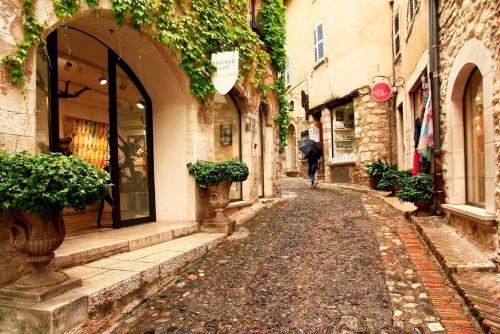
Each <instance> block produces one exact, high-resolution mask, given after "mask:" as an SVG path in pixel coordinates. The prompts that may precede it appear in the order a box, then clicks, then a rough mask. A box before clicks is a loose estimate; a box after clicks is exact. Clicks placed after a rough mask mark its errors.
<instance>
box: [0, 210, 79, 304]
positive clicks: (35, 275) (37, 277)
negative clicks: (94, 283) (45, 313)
mask: <svg viewBox="0 0 500 334" xmlns="http://www.w3.org/2000/svg"><path fill="white" fill-rule="evenodd" d="M11 214H12V218H13V222H12V225H11V228H10V232H11V233H10V234H11V244H12V245H13V246H14V248H16V249H17V250H19V251H20V252H22V253H24V254H25V255H26V256H27V262H28V263H30V264H31V265H32V266H33V270H32V271H31V272H30V273H29V274H27V275H25V276H23V277H21V278H20V279H19V280H17V282H15V283H14V284H12V285H10V286H7V287H5V288H3V289H1V290H0V296H2V297H10V298H15V299H27V300H29V301H35V302H39V301H42V300H45V299H47V298H50V297H52V296H55V295H58V294H60V293H62V292H64V291H66V290H68V289H71V288H73V287H76V286H81V279H70V278H69V277H68V275H67V274H65V273H63V272H60V271H54V270H53V268H52V266H51V264H50V262H51V261H52V260H53V259H54V256H55V254H54V251H55V250H56V249H57V248H58V247H59V246H60V245H61V244H62V242H63V241H64V238H65V236H66V229H65V226H64V220H63V218H62V216H61V212H60V211H59V212H54V213H26V212H22V211H19V210H16V209H11Z"/></svg>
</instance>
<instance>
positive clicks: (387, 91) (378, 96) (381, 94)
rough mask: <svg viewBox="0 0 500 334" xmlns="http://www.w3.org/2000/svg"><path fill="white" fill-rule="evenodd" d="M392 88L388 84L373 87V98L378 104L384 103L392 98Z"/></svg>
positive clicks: (383, 83)
mask: <svg viewBox="0 0 500 334" xmlns="http://www.w3.org/2000/svg"><path fill="white" fill-rule="evenodd" d="M391 96H392V86H391V85H389V84H388V83H386V82H378V83H376V84H375V85H373V87H372V98H373V99H374V100H375V101H378V102H384V101H387V100H389V99H390V98H391Z"/></svg>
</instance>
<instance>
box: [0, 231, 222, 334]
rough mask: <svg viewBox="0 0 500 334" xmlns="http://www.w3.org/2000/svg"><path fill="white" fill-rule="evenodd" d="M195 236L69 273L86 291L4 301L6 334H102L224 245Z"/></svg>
mask: <svg viewBox="0 0 500 334" xmlns="http://www.w3.org/2000/svg"><path fill="white" fill-rule="evenodd" d="M224 238H225V235H224V234H219V233H212V234H208V233H195V234H191V235H188V236H184V237H180V238H177V239H173V240H170V241H166V242H161V243H157V244H155V245H152V246H148V247H143V248H139V249H136V250H132V251H128V252H125V253H120V254H115V255H112V256H109V257H107V258H104V259H100V260H97V261H92V262H89V263H86V264H84V265H79V266H75V267H72V268H68V269H66V270H64V271H65V272H66V273H67V274H69V275H70V276H71V277H77V278H81V279H82V286H81V287H79V288H75V289H72V290H70V291H67V292H65V293H63V294H61V295H59V296H56V297H54V298H51V299H49V300H46V301H44V302H41V303H33V304H28V303H19V302H14V301H6V300H0V314H1V315H2V321H1V322H0V332H1V333H4V332H5V333H33V334H36V333H44V334H45V333H47V334H58V333H65V332H68V331H71V332H72V333H100V332H102V331H103V330H104V329H106V328H107V327H109V325H110V324H112V323H113V322H114V321H116V320H117V319H119V318H121V317H123V315H124V314H126V313H128V312H130V311H132V310H133V308H135V307H136V306H137V305H138V304H139V303H141V302H142V301H143V300H145V299H146V298H149V297H151V296H152V295H154V294H156V293H158V292H159V291H160V290H161V289H162V288H163V287H164V286H165V285H166V284H168V283H169V282H170V281H171V280H172V279H173V278H174V277H175V275H176V273H177V272H178V270H179V269H180V268H182V267H183V266H185V265H186V264H187V263H189V262H191V261H194V260H195V259H198V258H200V257H202V256H203V255H204V254H205V253H206V252H207V251H208V250H210V249H211V248H213V247H215V246H216V245H217V244H218V243H220V242H221V241H222V240H224Z"/></svg>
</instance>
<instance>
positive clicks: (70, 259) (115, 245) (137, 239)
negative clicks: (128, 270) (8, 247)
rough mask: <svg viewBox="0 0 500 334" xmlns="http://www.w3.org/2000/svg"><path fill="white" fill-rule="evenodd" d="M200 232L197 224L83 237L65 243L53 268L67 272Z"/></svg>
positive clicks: (137, 228) (153, 226) (159, 225)
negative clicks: (78, 266) (106, 258)
mask: <svg viewBox="0 0 500 334" xmlns="http://www.w3.org/2000/svg"><path fill="white" fill-rule="evenodd" d="M197 231H198V223H197V222H154V223H146V224H142V225H135V226H130V227H124V228H120V229H113V230H104V231H100V232H95V233H91V234H86V235H80V236H76V237H72V238H68V239H66V240H64V242H63V244H62V245H61V246H60V247H59V248H58V249H57V250H56V251H55V254H56V257H55V259H54V261H53V264H54V266H55V267H56V268H67V267H70V266H75V265H79V264H84V263H87V262H90V261H94V260H98V259H102V258H104V257H107V256H111V255H114V254H119V253H123V252H128V251H132V250H135V249H140V248H143V247H148V246H151V245H154V244H158V243H162V242H165V241H168V240H172V239H175V238H178V237H182V236H185V235H188V234H191V233H195V232H197Z"/></svg>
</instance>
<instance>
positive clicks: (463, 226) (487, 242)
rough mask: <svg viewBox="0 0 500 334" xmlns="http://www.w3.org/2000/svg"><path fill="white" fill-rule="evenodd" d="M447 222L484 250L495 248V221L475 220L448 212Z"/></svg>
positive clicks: (489, 250) (493, 249) (490, 250)
mask: <svg viewBox="0 0 500 334" xmlns="http://www.w3.org/2000/svg"><path fill="white" fill-rule="evenodd" d="M449 223H450V225H452V226H453V227H455V228H456V229H457V230H458V231H459V232H460V234H462V235H464V236H465V237H467V239H469V240H471V241H472V242H474V243H475V244H476V245H478V246H479V247H480V248H481V249H482V250H483V251H485V252H488V253H490V252H494V251H495V250H496V249H497V226H496V223H495V222H490V221H475V220H472V219H468V218H464V217H461V216H459V215H454V214H450V215H449Z"/></svg>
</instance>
